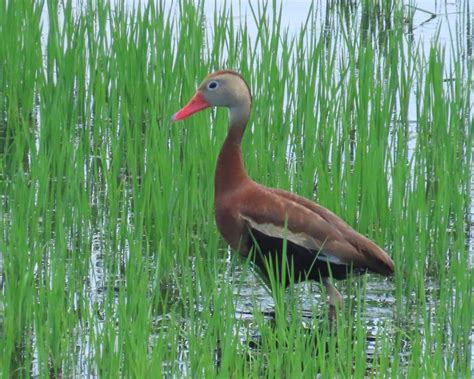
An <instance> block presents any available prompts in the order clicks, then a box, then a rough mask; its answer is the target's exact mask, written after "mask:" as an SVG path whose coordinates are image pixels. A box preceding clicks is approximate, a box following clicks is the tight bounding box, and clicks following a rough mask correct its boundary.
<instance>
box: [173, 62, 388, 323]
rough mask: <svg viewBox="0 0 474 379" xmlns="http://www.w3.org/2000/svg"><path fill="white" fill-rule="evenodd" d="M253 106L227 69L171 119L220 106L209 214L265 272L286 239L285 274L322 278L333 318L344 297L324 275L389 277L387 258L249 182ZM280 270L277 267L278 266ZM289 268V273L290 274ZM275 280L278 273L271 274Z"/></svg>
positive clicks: (327, 216)
mask: <svg viewBox="0 0 474 379" xmlns="http://www.w3.org/2000/svg"><path fill="white" fill-rule="evenodd" d="M251 105H252V96H251V93H250V88H249V86H248V84H247V83H246V82H245V80H244V79H243V77H242V76H241V75H240V74H238V73H237V72H234V71H231V70H222V71H217V72H215V73H213V74H210V75H208V77H207V78H206V79H205V80H204V81H203V82H202V84H201V85H200V86H199V88H198V89H197V91H196V93H195V95H194V96H193V97H192V99H191V100H190V101H189V103H188V104H187V105H186V106H185V107H184V108H182V109H181V110H180V111H178V112H177V113H176V114H174V116H173V118H172V120H173V121H178V120H182V119H185V118H186V117H189V116H191V115H192V114H194V113H196V112H199V111H201V110H203V109H205V108H208V107H214V106H216V107H226V108H229V111H230V127H229V131H228V134H227V138H226V139H225V142H224V145H223V146H222V149H221V152H220V154H219V158H218V160H217V168H216V176H215V216H216V222H217V227H218V228H219V231H220V233H221V234H222V236H223V237H224V239H225V240H226V241H227V242H228V243H229V244H230V246H231V247H232V249H234V250H236V251H238V252H239V253H240V254H241V255H243V256H248V255H249V253H251V252H255V253H254V254H253V255H254V256H253V257H252V258H253V259H254V260H255V264H256V265H257V266H258V267H259V268H260V270H261V271H262V273H263V274H264V275H267V276H268V274H269V272H268V267H269V265H268V262H267V263H266V260H268V259H269V258H270V259H272V265H273V267H274V269H278V270H281V269H282V267H281V262H282V254H283V251H284V250H283V249H284V248H283V246H284V244H285V243H284V241H285V239H286V257H287V258H286V259H287V262H288V264H287V267H286V270H288V271H287V275H286V278H287V280H286V283H285V285H288V284H289V280H290V279H289V277H290V276H292V277H293V280H294V282H295V283H296V282H300V281H303V280H316V281H321V282H322V283H323V284H324V285H325V287H326V290H327V293H328V297H329V304H330V306H331V307H330V311H331V310H332V312H331V314H332V317H333V316H334V315H335V313H334V310H335V307H336V305H339V306H340V305H342V297H341V295H340V293H339V292H338V291H337V289H336V288H335V287H334V286H333V285H332V284H331V282H330V280H329V279H330V277H332V278H334V279H345V278H346V277H347V275H348V274H349V273H355V274H361V273H364V272H366V271H373V272H376V273H379V274H382V275H387V276H388V275H391V274H393V271H394V265H393V261H392V259H391V258H390V257H389V256H388V255H387V253H385V251H383V250H382V249H381V248H380V247H378V246H377V245H376V244H375V243H374V242H372V241H371V240H369V239H368V238H366V237H364V236H363V235H361V234H359V233H357V232H356V231H355V230H354V229H352V228H351V227H350V226H349V225H348V224H346V223H345V222H344V221H343V220H341V219H340V218H339V217H337V216H336V215H335V214H334V213H332V212H331V211H329V210H327V209H326V208H324V207H322V206H320V205H318V204H316V203H313V202H312V201H310V200H307V199H305V198H303V197H300V196H298V195H295V194H293V193H291V192H287V191H283V190H280V189H275V188H267V187H264V186H262V185H260V184H257V183H255V182H254V181H253V180H252V179H250V178H249V177H248V175H247V173H246V171H245V167H244V162H243V159H242V152H241V147H240V144H241V141H242V136H243V134H244V131H245V127H246V125H247V121H248V119H249V115H250V108H251ZM277 267H278V268H277ZM289 270H291V272H290V271H289ZM276 274H277V275H276V276H275V277H276V278H281V277H282V276H281V272H279V273H276Z"/></svg>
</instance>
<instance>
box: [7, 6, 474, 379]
mask: <svg viewBox="0 0 474 379" xmlns="http://www.w3.org/2000/svg"><path fill="white" fill-rule="evenodd" d="M84 3H85V4H83V5H82V6H80V7H79V6H78V7H73V4H72V2H71V1H68V0H64V1H54V0H50V1H41V0H37V1H29V0H19V1H16V0H15V1H12V0H10V1H8V0H0V41H2V42H1V43H0V198H1V208H0V209H1V213H0V215H1V217H0V232H1V237H0V254H1V257H2V258H1V259H0V265H2V266H1V269H2V270H1V271H3V275H2V276H1V277H0V286H1V288H0V374H2V376H5V377H29V376H31V375H38V376H40V377H48V376H52V377H59V376H61V375H62V376H64V377H71V376H81V375H98V376H101V377H118V376H119V375H122V376H127V377H159V376H170V377H175V376H178V377H179V376H186V377H214V376H221V377H223V378H228V377H243V376H255V377H256V376H265V377H289V378H290V377H315V376H316V373H320V374H321V377H323V378H333V377H350V376H355V377H364V376H365V375H367V376H376V377H378V376H380V377H386V376H392V377H396V376H397V375H398V374H400V375H404V376H405V375H407V376H408V377H416V378H422V377H433V376H436V377H469V376H470V374H471V372H470V364H471V346H470V342H469V338H470V333H471V323H472V319H473V316H474V315H473V309H474V304H473V297H472V288H473V284H474V274H473V270H472V268H471V267H470V266H469V249H468V244H469V243H471V244H472V241H470V242H469V241H468V239H467V235H468V231H469V218H470V217H472V216H471V215H470V214H469V209H470V202H471V201H472V199H470V198H469V193H470V188H469V185H470V183H469V181H470V179H471V175H472V172H471V170H472V167H471V163H472V155H471V154H472V139H473V135H472V133H473V126H474V122H473V117H472V115H473V109H472V104H473V101H474V100H473V97H472V90H473V77H472V72H473V71H472V64H473V63H472V55H471V57H470V61H468V60H467V59H466V55H467V54H468V51H467V50H463V49H464V44H465V40H466V39H467V38H466V36H465V35H464V36H463V35H460V34H454V33H453V37H452V41H451V45H450V46H449V47H448V50H446V48H444V47H443V46H441V44H440V42H439V40H438V39H434V40H432V41H430V42H425V44H424V45H418V44H416V43H414V42H413V39H412V38H411V35H410V30H411V25H410V22H411V21H410V20H411V17H412V14H413V9H411V8H405V7H402V6H401V5H399V3H398V2H379V6H378V8H377V7H375V8H372V7H371V3H372V2H370V1H365V0H364V1H362V2H361V4H356V3H354V2H350V3H351V5H344V4H345V2H337V1H329V2H327V3H328V5H327V7H326V8H325V14H324V16H322V15H321V10H320V5H315V6H314V7H313V8H312V9H311V11H310V13H309V14H308V18H307V21H306V23H305V24H304V25H302V26H301V29H300V31H299V33H297V34H296V35H292V34H289V33H288V32H287V31H286V29H285V27H284V26H283V25H282V23H281V12H280V10H279V7H278V6H275V4H267V5H262V4H261V5H260V6H254V7H253V8H252V9H251V11H250V12H249V14H248V20H245V19H237V20H236V22H235V17H234V16H235V15H234V14H233V12H232V11H231V10H230V8H229V7H224V8H223V9H222V10H219V11H216V13H215V14H210V15H209V14H207V15H205V14H204V12H203V4H198V5H195V4H194V2H191V1H184V0H183V1H180V2H179V4H176V7H177V8H178V10H177V11H176V10H173V11H171V10H170V9H169V8H166V7H165V6H164V5H154V2H149V3H147V4H144V5H141V6H140V7H138V8H130V7H127V6H125V4H124V3H123V2H120V1H119V2H118V5H115V6H111V5H110V4H108V2H105V1H104V2H102V1H97V2H95V1H92V0H90V1H85V2H84ZM318 4H319V3H318ZM374 9H379V13H377V12H376V11H374ZM461 16H462V15H460V16H459V17H461ZM254 22H256V24H257V25H258V26H257V31H256V33H255V34H253V33H252V34H251V33H250V32H249V26H248V25H250V24H253V23H254ZM208 26H210V27H208ZM449 49H451V50H449ZM447 53H449V56H450V57H451V58H450V59H447V58H446V56H447V55H448V54H447ZM471 54H472V52H471ZM222 67H229V68H236V69H238V70H239V71H241V72H242V74H243V75H244V76H245V77H246V78H247V79H248V81H249V84H250V85H251V88H252V89H253V97H254V108H253V109H254V111H253V114H252V118H251V125H250V127H249V129H248V131H247V134H246V137H245V140H244V143H243V149H244V159H245V161H246V165H247V168H248V171H249V174H250V175H251V177H253V178H254V179H255V180H257V181H259V182H261V183H263V184H266V185H269V186H278V187H281V188H286V189H291V190H294V191H295V192H298V193H299V194H301V195H304V196H306V197H309V198H313V199H314V200H315V201H318V202H319V203H321V204H322V205H324V206H326V207H328V208H330V209H332V210H333V211H335V212H336V213H337V214H339V215H340V216H341V217H343V218H345V219H346V220H347V221H348V222H349V223H350V224H352V225H353V226H354V227H355V228H356V229H357V230H358V231H360V232H361V233H364V234H366V235H368V236H370V237H371V238H373V239H374V240H376V241H377V242H378V243H379V244H380V245H381V246H384V247H385V248H386V250H387V251H388V252H389V253H390V255H391V256H392V257H393V259H394V260H395V262H396V275H395V277H394V278H392V279H388V280H385V279H380V278H378V277H377V276H375V275H374V276H369V277H363V278H354V279H353V280H349V281H347V282H345V283H340V284H339V288H341V289H342V293H343V294H344V296H345V298H346V304H345V308H344V309H343V310H341V317H339V319H338V325H337V332H332V331H331V328H330V327H329V325H328V323H327V321H326V318H325V312H326V311H327V310H326V309H325V308H324V305H323V304H322V303H323V302H322V301H312V302H311V303H308V298H313V300H314V299H316V295H317V294H319V290H318V289H316V286H314V291H313V292H311V291H309V290H308V289H307V288H303V289H300V290H298V289H294V291H291V294H287V296H286V298H285V296H284V293H282V289H281V288H274V291H275V299H276V307H277V309H278V310H279V311H281V313H280V315H281V314H287V315H288V317H286V318H285V317H277V318H276V320H275V321H274V322H272V321H271V320H269V318H268V317H266V316H265V315H264V313H262V309H261V307H260V305H259V301H260V300H261V299H259V298H257V297H256V296H252V295H248V293H252V292H253V291H254V290H257V289H258V287H257V286H255V284H254V282H253V281H251V280H250V281H249V279H248V278H249V275H247V274H248V268H247V267H246V265H245V264H244V265H243V266H242V262H240V261H236V262H233V261H232V262H230V261H229V259H228V256H229V255H228V252H227V246H226V245H225V243H224V242H223V240H222V239H221V238H220V236H219V235H218V232H217V229H216V227H215V223H214V219H213V176H212V175H211V173H212V172H213V170H214V165H215V161H216V158H217V154H218V151H219V149H220V146H221V143H222V142H223V140H224V136H225V134H226V122H227V115H226V112H225V111H222V110H219V111H217V112H214V111H213V112H202V113H200V114H198V115H196V116H194V117H192V118H190V119H189V120H187V121H186V122H185V123H182V124H179V125H178V124H177V125H171V123H170V121H169V119H170V116H171V115H172V114H173V113H174V112H175V111H176V110H178V109H179V108H180V107H181V106H182V105H184V103H185V102H186V101H187V100H188V99H189V97H190V96H191V95H192V94H193V93H194V90H195V86H196V84H197V83H198V82H200V81H201V80H202V78H203V77H204V76H205V75H206V74H207V73H208V72H211V71H214V70H216V69H218V68H222ZM242 267H244V268H243V271H242ZM249 286H250V287H252V288H250V289H249ZM254 287H255V288H254ZM377 288H378V289H379V290H377ZM380 289H381V290H380ZM244 293H246V294H247V295H245V294H244ZM288 295H290V296H288ZM243 298H244V301H245V304H246V307H250V309H251V311H252V312H251V314H252V316H251V317H241V316H243V315H244V313H243V312H242V309H241V302H242V299H243ZM302 304H303V306H307V305H308V304H310V305H309V307H310V309H308V308H307V307H306V309H305V312H304V313H305V314H306V316H303V315H302V313H301V307H302ZM374 309H375V311H374ZM308 311H311V312H312V314H313V317H307V313H308ZM368 337H370V338H368Z"/></svg>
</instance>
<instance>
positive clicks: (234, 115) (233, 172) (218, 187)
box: [214, 104, 250, 199]
mask: <svg viewBox="0 0 474 379" xmlns="http://www.w3.org/2000/svg"><path fill="white" fill-rule="evenodd" d="M229 115H230V127H229V131H228V133H227V137H226V139H225V141H224V144H223V145H222V148H221V151H220V153H219V157H218V158H217V167H216V176H215V181H214V185H215V197H216V199H217V198H219V197H220V196H223V195H225V194H226V193H228V192H230V191H232V190H233V189H235V188H237V187H238V186H239V184H241V183H242V182H244V181H245V180H248V176H247V172H246V171H245V167H244V161H243V158H242V149H241V146H240V145H241V142H242V137H243V135H244V132H245V128H246V126H247V121H248V118H249V115H250V104H248V105H247V104H245V105H241V106H239V107H235V108H230V114H229Z"/></svg>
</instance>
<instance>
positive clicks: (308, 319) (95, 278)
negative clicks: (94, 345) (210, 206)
mask: <svg viewBox="0 0 474 379" xmlns="http://www.w3.org/2000/svg"><path fill="white" fill-rule="evenodd" d="M226 3H227V4H228V2H226ZM223 4H224V1H216V2H215V3H214V2H210V1H209V2H206V4H205V9H206V13H208V14H213V11H214V9H215V7H217V8H220V7H222V6H223ZM230 4H231V5H232V6H233V7H234V9H235V10H236V11H235V13H234V14H235V17H236V22H239V20H241V19H245V16H248V15H249V12H250V11H249V7H248V5H247V3H244V4H241V5H239V2H231V3H230ZM310 4H311V2H309V1H283V2H282V7H283V12H282V15H283V17H282V22H283V24H284V25H287V26H288V30H289V31H290V33H291V32H296V31H297V30H298V29H299V27H300V25H301V24H302V23H304V21H305V19H306V15H307V12H308V9H309V6H310ZM316 4H317V5H316V6H317V7H319V9H320V10H319V11H318V12H320V13H319V14H320V17H321V19H322V18H323V15H324V14H325V13H326V12H325V11H326V8H325V7H326V2H325V1H320V2H317V3H316ZM467 4H469V2H468V3H467ZM228 5H229V4H228ZM133 6H136V2H134V1H130V7H133ZM407 7H411V6H408V5H407ZM412 8H413V12H414V21H413V25H411V26H409V27H407V35H409V36H410V38H413V40H414V41H415V44H418V43H420V44H421V45H422V46H426V49H429V47H428V44H427V43H426V44H425V42H426V41H429V40H431V39H432V38H434V36H435V35H436V34H437V33H439V35H440V39H439V40H440V42H441V43H444V44H446V47H447V49H446V59H447V60H448V61H449V59H450V56H451V54H452V53H453V51H454V50H453V49H451V47H450V43H451V40H452V39H451V35H453V34H455V35H457V36H458V37H459V38H460V39H461V40H462V41H464V45H463V46H465V49H464V50H463V52H462V54H465V57H466V58H465V59H466V62H467V61H471V62H472V60H473V47H472V46H473V44H474V32H473V30H474V27H473V26H472V24H470V22H472V21H473V20H474V13H472V9H471V10H470V12H471V13H470V15H467V16H466V13H463V12H462V11H463V10H462V9H459V5H458V4H457V3H454V2H453V3H446V2H444V3H441V2H432V1H429V0H425V1H419V2H418V3H417V6H416V7H412ZM249 19H250V18H249ZM249 25H250V28H249V31H250V35H251V37H252V35H253V36H254V35H255V31H256V30H257V29H256V26H255V25H254V24H253V23H250V24H249ZM208 27H209V28H211V27H212V25H211V24H209V25H208ZM469 30H470V33H471V34H469ZM46 31H47V30H46V29H45V30H44V32H46ZM252 33H253V34H252ZM197 80H199V79H197ZM411 106H412V110H411V112H410V116H411V117H412V119H413V122H415V119H416V117H415V116H416V109H415V107H416V104H414V103H412V104H411ZM412 148H413V149H414V148H415V146H412ZM471 189H472V190H473V189H474V179H473V182H472V186H471ZM471 199H474V192H472V193H471ZM471 204H474V201H473V202H472V203H471ZM470 221H471V223H470V227H469V233H470V240H469V247H470V252H471V261H472V263H473V264H474V206H473V208H471V212H470ZM105 239H106V237H105V235H104V233H103V232H102V231H99V230H98V231H97V232H96V234H95V235H94V237H93V245H92V253H91V262H90V272H89V283H88V284H87V287H88V290H89V291H90V294H91V297H90V306H91V308H94V304H99V308H100V304H102V303H103V302H104V301H107V299H106V298H105V293H106V285H107V284H106V283H107V282H108V281H107V280H106V278H105V276H106V270H105V269H104V258H103V255H104V243H105V242H104V240H105ZM230 254H231V253H230V252H223V254H222V256H223V257H224V258H223V259H224V261H225V262H226V264H227V268H228V270H226V271H225V272H224V273H223V274H222V275H224V276H225V277H226V280H231V281H233V282H239V281H240V279H241V277H242V271H241V270H240V269H239V268H238V267H237V268H234V266H233V265H234V263H233V262H232V259H231V255H230ZM125 255H126V254H125ZM1 259H2V257H1V255H0V267H1V265H2V261H1ZM123 259H124V260H128V257H127V256H125V257H123ZM153 264H156V262H153V263H151V264H150V266H152V265H153ZM2 279H3V278H2V277H1V276H0V287H2V286H3V281H2ZM121 279H122V280H123V278H120V277H118V278H117V280H121ZM357 285H358V286H365V298H366V303H365V309H364V322H365V329H366V330H367V341H368V344H367V359H368V360H370V358H371V356H372V354H373V350H374V349H375V347H374V346H375V343H376V337H377V335H378V334H379V333H380V330H381V329H383V330H385V332H387V333H388V334H389V335H391V333H392V332H391V330H390V328H393V318H394V315H393V311H392V309H393V307H394V304H395V298H394V295H393V294H394V291H395V289H394V285H393V282H392V281H391V280H390V279H384V278H380V277H379V276H377V275H369V276H368V277H367V278H366V279H362V280H361V282H357ZM171 287H172V286H171ZM339 288H340V289H341V292H342V294H343V296H344V295H346V294H347V293H351V291H349V288H347V284H345V283H341V284H340V286H339ZM426 289H427V291H436V290H437V284H436V281H431V280H430V279H429V278H428V279H427V281H426ZM174 291H176V289H175V288H171V290H170V292H171V293H173V292H174ZM177 292H178V291H176V293H175V295H176V296H178V293H177ZM297 294H298V299H299V303H300V308H301V313H302V321H303V323H304V324H305V327H306V326H307V327H308V328H311V327H314V324H315V323H317V321H318V318H319V317H320V313H319V312H321V313H322V309H323V307H322V304H323V303H324V298H323V297H322V295H321V289H320V287H319V285H317V284H303V285H301V286H299V287H298V292H297ZM116 295H117V299H118V296H119V294H118V290H117V294H116ZM235 296H236V299H237V300H236V305H235V308H236V314H235V317H236V319H238V320H240V321H242V323H241V324H240V325H241V329H240V330H238V333H239V335H241V336H242V341H245V339H246V336H248V335H251V336H252V340H254V341H255V344H256V345H258V340H259V331H258V329H257V328H256V327H255V323H254V314H253V313H252V311H253V310H254V308H255V304H257V305H258V309H260V310H261V312H262V313H264V316H265V318H266V319H268V320H271V319H272V317H273V316H272V313H273V311H274V302H273V299H272V297H271V296H270V294H269V292H268V291H267V290H266V289H265V288H264V287H263V286H262V284H261V282H260V281H259V280H257V279H256V277H255V276H254V275H253V274H251V273H247V274H246V275H245V277H244V280H243V282H242V284H241V285H240V286H238V287H236V290H235ZM175 300H176V299H174V298H171V299H170V302H173V301H175ZM406 301H407V303H409V302H410V299H406ZM349 302H350V299H349ZM0 306H1V304H0ZM429 306H430V307H432V308H435V307H436V306H437V304H429ZM1 314H2V311H1V309H0V315H1ZM97 317H98V320H99V322H98V323H97V325H98V327H99V328H100V325H101V322H100V321H103V320H104V315H102V314H98V315H97ZM166 317H167V315H166V314H160V315H158V316H157V317H156V323H157V324H159V323H160V320H162V319H163V318H166ZM183 322H186V320H184V321H183ZM402 322H403V321H402ZM404 322H407V323H410V322H411V324H412V326H413V325H415V322H413V321H410V320H404ZM242 325H243V326H242ZM157 328H158V327H157ZM394 333H395V332H394V331H393V333H392V335H393V334H394ZM472 339H473V341H474V334H472ZM409 345H410V341H409V339H407V341H406V344H405V347H406V351H402V352H401V354H402V355H403V354H407V355H408V354H409V350H410V346H409ZM178 347H179V348H180V350H181V354H180V355H181V357H182V362H178V367H180V371H181V373H182V374H186V373H187V363H186V359H187V350H188V344H187V343H186V341H181V342H180V343H179V344H178ZM90 349H91V348H90V346H89V341H87V339H86V340H80V341H79V342H78V354H79V355H80V356H83V357H84V360H83V361H81V362H80V363H79V364H80V365H81V366H83V367H82V368H78V370H77V371H78V372H82V373H83V374H84V376H88V375H89V374H91V373H90V372H89V371H88V370H89V369H90V367H89V366H88V364H87V359H88V357H90V356H91V355H92V354H93V352H91V350H90ZM473 364H474V361H473ZM170 367H174V366H173V365H171V364H170ZM164 368H166V364H165V365H164ZM35 371H36V369H35V367H34V366H33V373H34V372H35Z"/></svg>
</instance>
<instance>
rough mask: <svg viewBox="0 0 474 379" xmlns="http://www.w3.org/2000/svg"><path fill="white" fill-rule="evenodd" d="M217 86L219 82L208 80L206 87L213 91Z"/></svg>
mask: <svg viewBox="0 0 474 379" xmlns="http://www.w3.org/2000/svg"><path fill="white" fill-rule="evenodd" d="M217 87H219V82H218V81H216V80H213V81H212V82H209V84H208V85H207V89H209V90H211V91H214V90H215V89H217Z"/></svg>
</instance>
